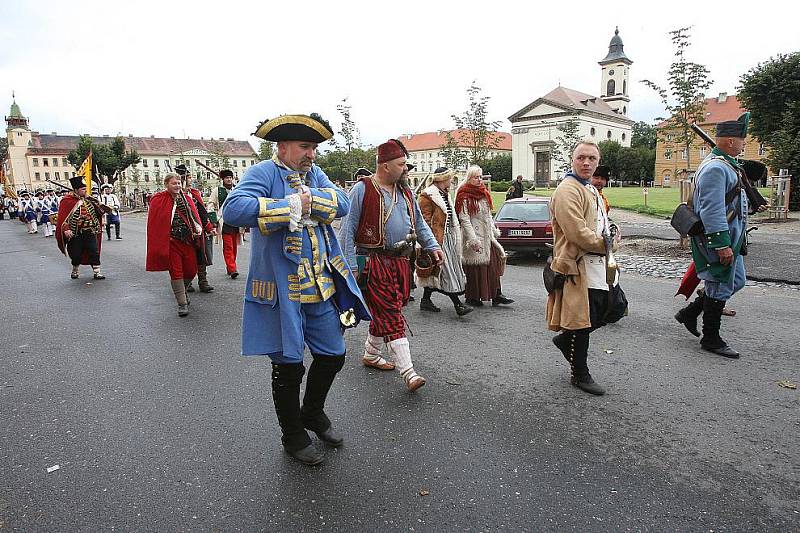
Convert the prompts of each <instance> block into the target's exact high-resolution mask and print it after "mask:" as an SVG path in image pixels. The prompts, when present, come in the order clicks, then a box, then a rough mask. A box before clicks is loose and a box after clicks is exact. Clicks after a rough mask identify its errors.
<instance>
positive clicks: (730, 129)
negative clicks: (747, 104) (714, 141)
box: [717, 112, 750, 139]
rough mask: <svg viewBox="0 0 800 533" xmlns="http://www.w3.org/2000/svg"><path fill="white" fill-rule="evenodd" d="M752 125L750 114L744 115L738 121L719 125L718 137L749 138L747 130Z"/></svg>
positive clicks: (729, 121) (728, 121) (727, 121)
mask: <svg viewBox="0 0 800 533" xmlns="http://www.w3.org/2000/svg"><path fill="white" fill-rule="evenodd" d="M749 125H750V113H746V112H745V113H742V114H741V115H739V118H737V119H736V120H726V121H725V122H720V123H719V124H717V137H739V138H740V139H744V138H745V137H747V128H748V126H749Z"/></svg>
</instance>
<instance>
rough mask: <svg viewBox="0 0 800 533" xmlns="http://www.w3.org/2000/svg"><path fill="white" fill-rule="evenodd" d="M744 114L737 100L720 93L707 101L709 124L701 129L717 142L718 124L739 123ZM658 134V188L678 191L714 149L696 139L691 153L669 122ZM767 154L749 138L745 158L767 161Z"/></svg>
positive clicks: (706, 123) (761, 145)
mask: <svg viewBox="0 0 800 533" xmlns="http://www.w3.org/2000/svg"><path fill="white" fill-rule="evenodd" d="M744 112H745V109H743V108H742V106H741V104H740V103H739V100H738V99H737V98H736V96H728V94H727V93H720V95H719V96H718V97H716V98H706V100H705V112H704V115H705V120H703V122H702V124H700V127H701V128H702V129H703V131H705V132H706V133H707V134H708V135H709V136H710V137H711V138H712V139H713V138H714V135H715V134H716V125H717V124H718V123H720V122H724V121H726V120H736V119H737V118H738V117H739V115H741V114H742V113H744ZM657 131H658V140H657V143H656V168H655V175H654V185H656V186H661V187H677V186H678V184H679V182H680V180H681V179H683V177H684V176H685V175H687V174H692V173H694V172H695V171H696V170H697V166H698V165H699V164H700V162H701V161H702V160H703V159H705V157H706V156H707V155H708V154H709V153H710V152H711V148H710V147H709V146H708V145H707V144H706V143H705V142H703V141H702V140H700V139H699V138H698V137H697V136H696V135H695V136H693V139H692V143H691V145H690V149H689V152H688V153H687V152H686V147H685V146H684V145H683V144H681V145H678V144H677V143H676V142H675V138H676V137H677V135H676V132H675V130H674V128H670V126H669V122H662V123H661V124H659V125H658V126H657ZM766 154H767V149H766V147H765V146H764V145H763V144H760V143H759V142H758V141H757V140H756V139H755V138H753V137H752V136H751V135H748V136H747V139H746V140H745V147H744V152H743V153H742V158H743V159H755V160H758V161H763V160H764V159H765V157H766Z"/></svg>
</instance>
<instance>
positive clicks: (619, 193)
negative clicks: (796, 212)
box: [495, 187, 770, 217]
mask: <svg viewBox="0 0 800 533" xmlns="http://www.w3.org/2000/svg"><path fill="white" fill-rule="evenodd" d="M554 190H555V189H550V190H545V189H537V190H535V191H530V192H528V193H526V194H532V195H534V196H550V195H551V194H553V191H554ZM759 191H760V192H761V194H762V195H763V196H764V197H765V198H769V194H770V190H769V189H759ZM495 194H500V193H495ZM603 194H605V195H606V198H608V203H609V204H611V207H613V208H619V209H628V210H630V211H635V212H637V213H644V214H646V215H653V216H657V217H670V216H672V212H673V211H675V208H676V207H677V206H678V202H679V201H680V190H679V189H678V188H677V187H674V188H670V187H666V188H664V187H650V188H648V195H647V205H646V206H645V205H644V194H642V188H641V187H606V188H605V189H603ZM504 198H505V196H504V195H503V198H502V199H504ZM495 206H496V207H499V206H498V205H496V204H495Z"/></svg>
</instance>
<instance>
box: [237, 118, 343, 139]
mask: <svg viewBox="0 0 800 533" xmlns="http://www.w3.org/2000/svg"><path fill="white" fill-rule="evenodd" d="M253 135H255V136H256V137H260V138H262V139H264V140H265V141H273V142H281V141H306V142H312V143H317V144H319V143H322V142H325V141H327V140H328V139H330V138H331V137H333V130H332V129H331V125H330V124H328V121H327V120H325V119H323V118H322V117H321V116H319V115H318V114H316V113H311V115H281V116H280V117H278V118H273V119H272V120H269V119H267V120H265V121H264V122H262V123H261V124H259V125H258V127H257V128H256V131H255V132H254V133H253Z"/></svg>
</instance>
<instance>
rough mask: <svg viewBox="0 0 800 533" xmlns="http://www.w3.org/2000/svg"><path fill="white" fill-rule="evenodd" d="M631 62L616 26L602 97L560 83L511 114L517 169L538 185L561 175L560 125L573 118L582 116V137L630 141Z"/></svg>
mask: <svg viewBox="0 0 800 533" xmlns="http://www.w3.org/2000/svg"><path fill="white" fill-rule="evenodd" d="M632 63H633V61H631V60H630V59H628V57H627V56H626V55H625V52H624V51H623V44H622V39H621V38H620V36H619V30H616V31H615V32H614V37H613V38H612V39H611V43H610V44H609V47H608V54H607V55H606V57H605V58H604V59H603V60H602V61H600V62H599V64H600V67H601V78H600V96H599V97H597V96H592V95H590V94H586V93H583V92H580V91H576V90H573V89H568V88H567V87H561V86H559V87H556V88H555V89H553V90H552V91H550V92H549V93H547V94H546V95H544V96H542V97H541V98H538V99H537V100H535V101H533V102H531V103H530V104H528V105H527V106H525V107H523V108H522V109H520V110H519V111H517V112H516V113H514V114H513V115H511V116H510V117H508V120H510V121H511V139H512V141H511V142H512V148H511V157H512V172H513V175H514V176H518V175H522V177H523V178H524V179H526V180H532V181H533V180H535V182H536V185H537V186H545V185H548V184H549V183H551V182H553V181H556V180H558V179H560V177H561V173H560V171H559V170H558V166H559V163H558V161H556V160H555V159H554V153H553V152H554V150H555V149H556V147H557V144H558V141H557V139H558V138H559V137H561V136H563V133H562V132H561V131H560V130H559V126H561V125H562V124H564V123H565V122H567V121H569V120H574V121H576V122H577V124H578V135H579V136H580V137H583V138H592V139H594V140H595V141H596V142H600V141H607V140H611V141H617V142H618V143H620V144H621V145H623V146H630V144H631V133H632V129H633V124H634V121H633V120H631V119H630V118H628V117H627V114H628V111H629V109H630V97H629V96H628V85H629V80H630V65H631V64H632Z"/></svg>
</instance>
